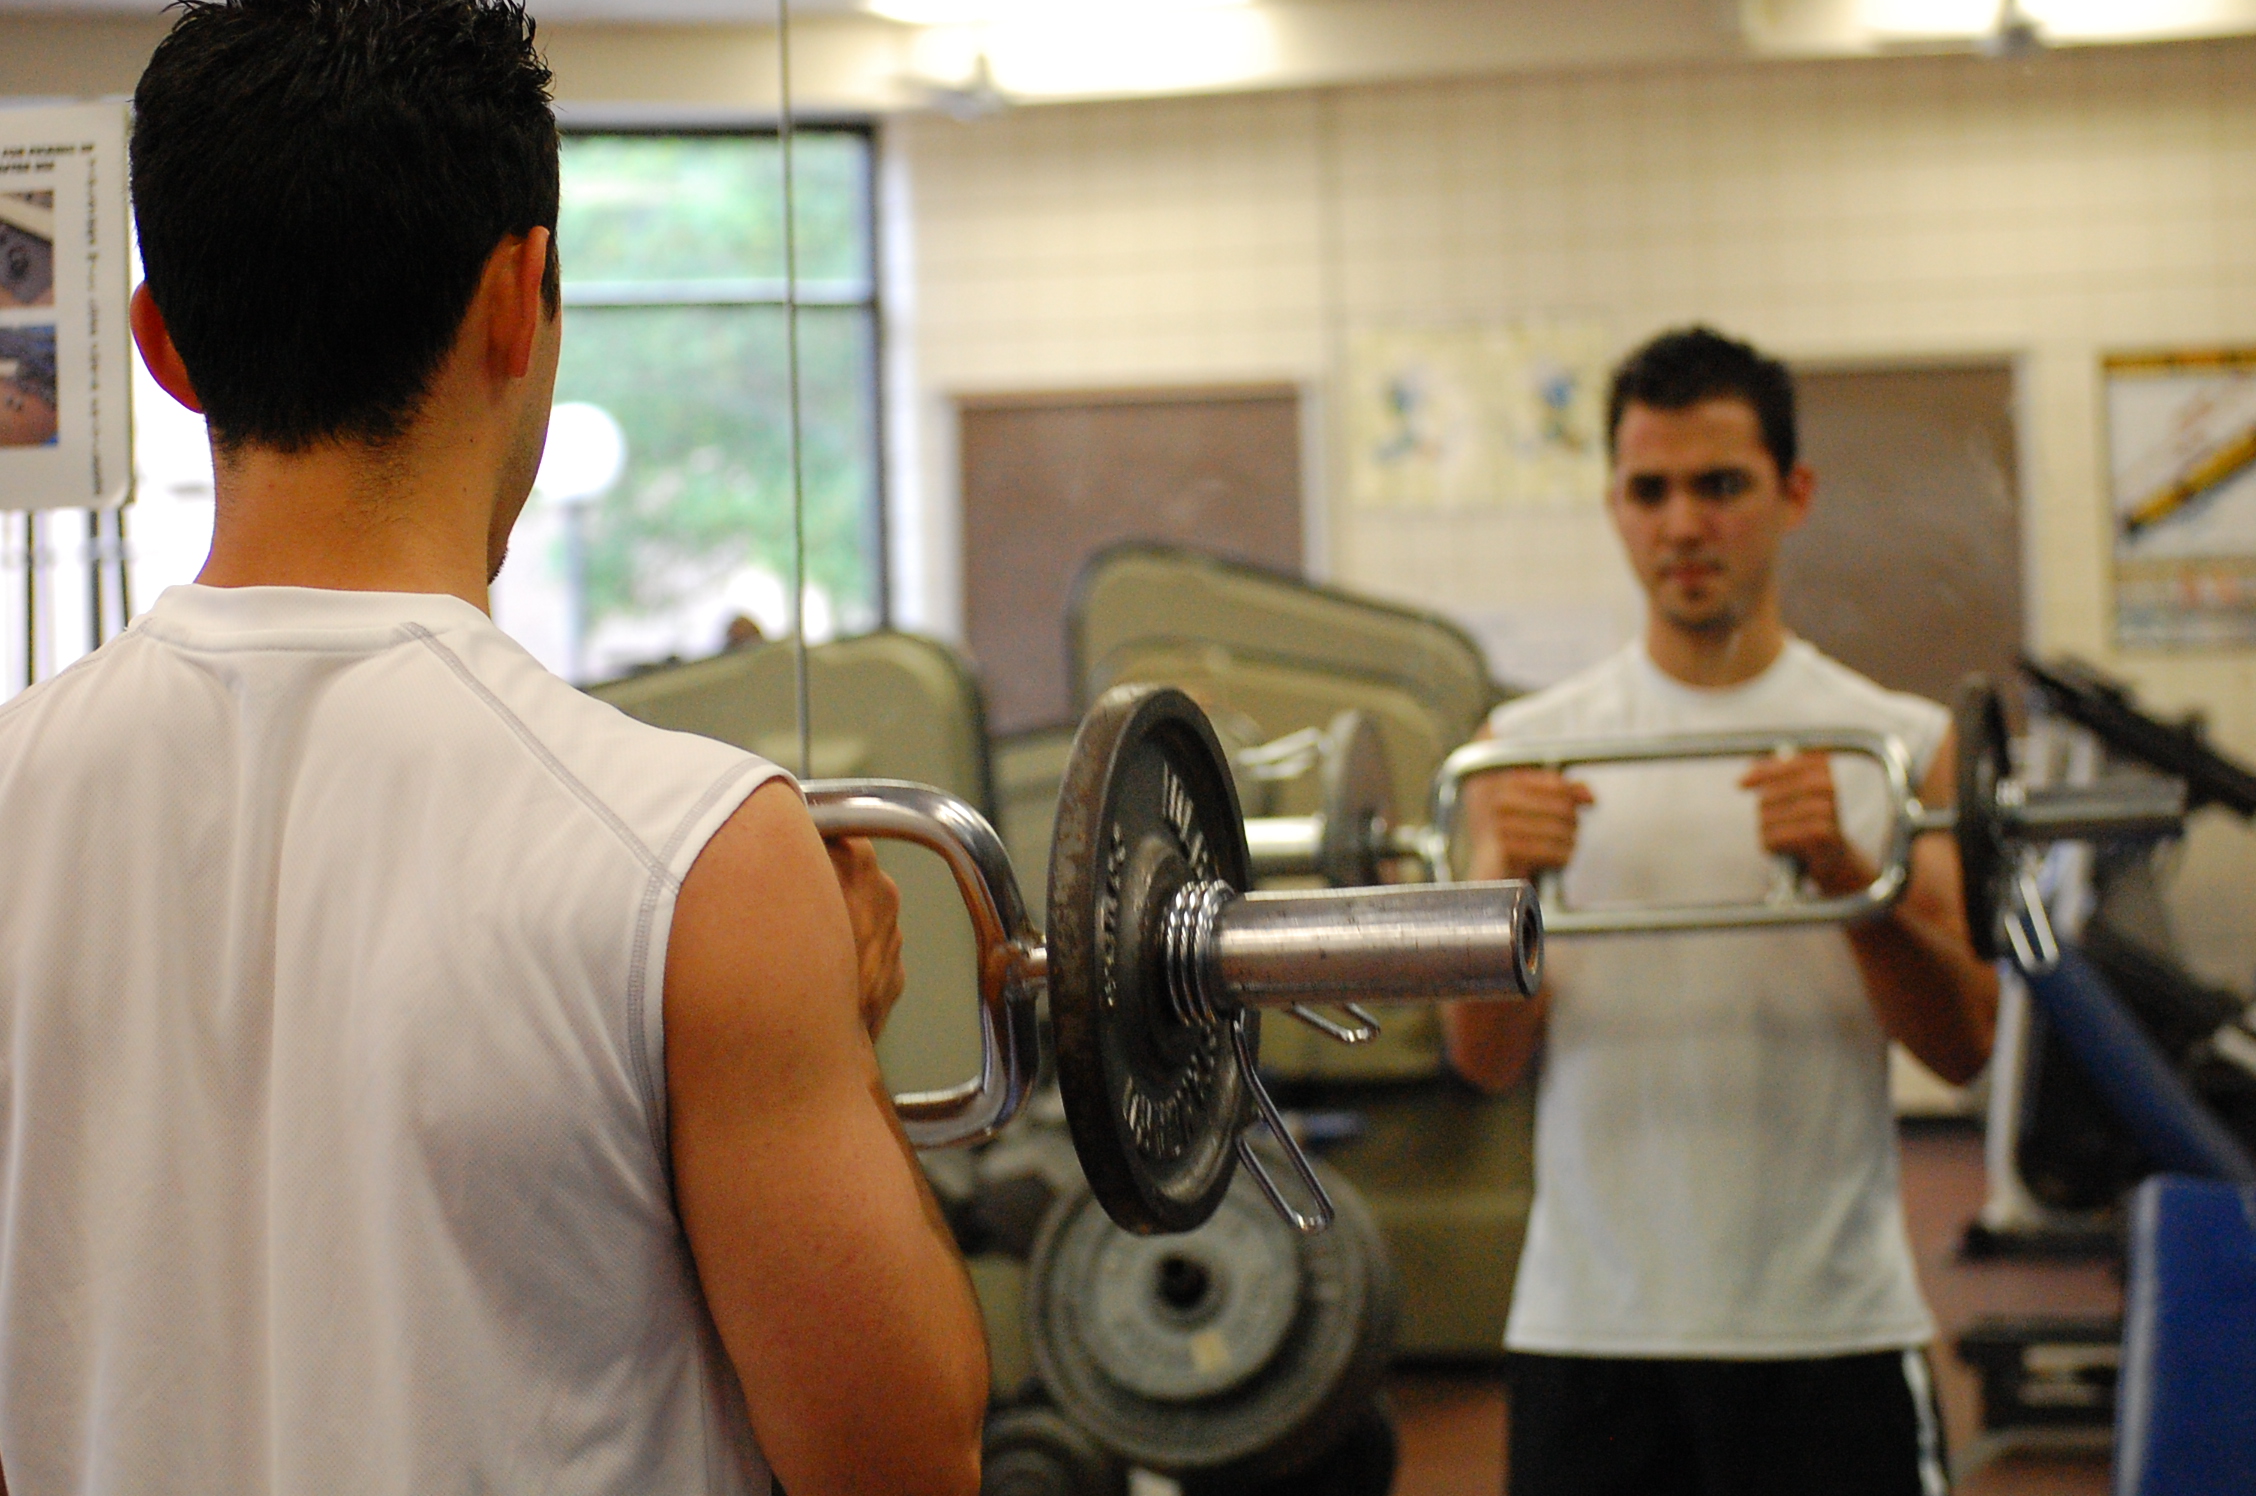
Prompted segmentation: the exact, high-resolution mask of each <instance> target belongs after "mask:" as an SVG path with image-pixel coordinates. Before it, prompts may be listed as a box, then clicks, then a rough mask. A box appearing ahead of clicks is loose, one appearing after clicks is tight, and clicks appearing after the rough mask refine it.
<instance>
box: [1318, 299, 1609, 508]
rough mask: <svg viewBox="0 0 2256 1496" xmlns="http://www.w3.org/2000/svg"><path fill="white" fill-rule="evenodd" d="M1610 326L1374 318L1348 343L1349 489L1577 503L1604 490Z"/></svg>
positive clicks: (1466, 500)
mask: <svg viewBox="0 0 2256 1496" xmlns="http://www.w3.org/2000/svg"><path fill="white" fill-rule="evenodd" d="M1611 352H1612V348H1611V344H1610V342H1609V340H1608V339H1607V336H1606V333H1605V329H1604V328H1603V327H1602V326H1600V325H1598V324H1597V323H1595V322H1591V321H1581V320H1560V321H1528V322H1507V323H1488V324H1480V325H1474V326H1462V327H1438V328H1420V327H1406V328H1370V329H1365V330H1363V331H1361V332H1358V333H1356V334H1354V335H1353V336H1351V337H1350V339H1349V341H1348V350H1347V363H1348V369H1347V382H1348V410H1347V424H1348V442H1349V444H1350V451H1351V461H1350V464H1349V473H1348V493H1349V497H1350V499H1351V500H1352V501H1353V502H1354V503H1356V504H1357V505H1359V506H1362V507H1365V508H1424V507H1436V506H1438V507H1458V506H1475V507H1501V508H1512V507H1545V508H1548V507H1569V506H1574V505H1577V504H1582V503H1588V502H1592V501H1595V500H1596V499H1597V498H1598V497H1599V496H1600V495H1602V494H1603V493H1604V492H1605V485H1606V453H1605V434H1604V432H1603V431H1602V430H1601V428H1602V427H1603V425H1604V423H1605V409H1604V404H1605V388H1606V376H1607V360H1608V357H1609V355H1610V354H1611Z"/></svg>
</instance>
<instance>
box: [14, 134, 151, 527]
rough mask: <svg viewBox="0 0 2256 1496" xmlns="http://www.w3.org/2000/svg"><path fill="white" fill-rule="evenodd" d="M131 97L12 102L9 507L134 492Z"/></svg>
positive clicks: (105, 500)
mask: <svg viewBox="0 0 2256 1496" xmlns="http://www.w3.org/2000/svg"><path fill="white" fill-rule="evenodd" d="M125 183H126V176H125V106H124V105H123V104H87V105H70V106H65V107H61V108H52V109H6V110H0V509H62V508H73V509H86V508H108V507H111V506H114V505H117V504H120V503H123V502H124V501H125V498H126V496H127V494H128V493H129V492H130V491H131V488H132V426H131V409H130V402H131V391H132V385H133V379H132V372H133V365H132V362H131V360H132V356H133V354H132V334H131V332H130V331H129V329H128V327H127V325H126V298H127V290H128V287H127V276H128V274H129V271H128V247H127V240H126V185H125Z"/></svg>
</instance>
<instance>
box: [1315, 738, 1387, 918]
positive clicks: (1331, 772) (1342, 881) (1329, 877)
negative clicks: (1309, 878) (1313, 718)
mask: <svg viewBox="0 0 2256 1496" xmlns="http://www.w3.org/2000/svg"><path fill="white" fill-rule="evenodd" d="M1329 735H1330V737H1331V740H1332V751H1331V752H1330V753H1328V754H1326V755H1325V758H1324V810H1323V816H1324V838H1323V845H1322V846H1320V847H1319V848H1318V849H1317V852H1316V865H1317V871H1318V873H1320V874H1321V875H1322V877H1323V879H1324V881H1325V882H1327V883H1329V884H1331V886H1332V887H1334V888H1368V887H1369V886H1371V885H1372V884H1374V883H1377V882H1378V881H1379V874H1380V867H1379V852H1380V850H1381V849H1380V846H1379V843H1378V832H1379V830H1380V828H1381V827H1384V826H1388V825H1391V824H1393V821H1394V771H1393V769H1392V768H1391V767H1389V765H1388V764H1387V756H1386V741H1385V740H1384V739H1383V738H1381V737H1380V736H1379V728H1378V724H1377V723H1375V722H1373V721H1372V720H1371V719H1370V718H1369V717H1366V716H1364V715H1363V714H1362V713H1361V712H1357V711H1346V712H1341V713H1340V714H1339V715H1338V716H1337V717H1334V718H1333V719H1332V725H1331V728H1330V733H1329Z"/></svg>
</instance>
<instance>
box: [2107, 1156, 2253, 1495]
mask: <svg viewBox="0 0 2256 1496" xmlns="http://www.w3.org/2000/svg"><path fill="white" fill-rule="evenodd" d="M2125 1297H2126V1300H2127V1302H2126V1306H2125V1313H2124V1320H2123V1370H2122V1383H2121V1391H2120V1395H2119V1397H2118V1399H2117V1402H2116V1451H2115V1489H2116V1490H2117V1491H2119V1492H2121V1493H2123V1496H2163V1493H2165V1492H2167V1493H2169V1496H2211V1493H2214V1496H2225V1493H2226V1492H2236V1493H2239V1492H2247V1491H2250V1490H2256V1418H2251V1417H2250V1416H2249V1410H2250V1409H2251V1408H2256V1336H2251V1335H2250V1334H2249V1328H2248V1327H2249V1325H2250V1324H2251V1323H2256V1189H2249V1188H2246V1187H2239V1188H2236V1187H2234V1186H2231V1185H2223V1184H2215V1183H2209V1182H2205V1181H2200V1180H2192V1179H2175V1178H2171V1177H2169V1176H2167V1175H2157V1176H2156V1177H2154V1178H2152V1179H2149V1180H2148V1181H2147V1182H2146V1183H2145V1184H2143V1185H2141V1186H2139V1190H2138V1193H2137V1194H2136V1195H2135V1196H2134V1197H2133V1198H2132V1203H2131V1230H2130V1283H2129V1292H2128V1294H2127V1295H2126V1296H2125Z"/></svg>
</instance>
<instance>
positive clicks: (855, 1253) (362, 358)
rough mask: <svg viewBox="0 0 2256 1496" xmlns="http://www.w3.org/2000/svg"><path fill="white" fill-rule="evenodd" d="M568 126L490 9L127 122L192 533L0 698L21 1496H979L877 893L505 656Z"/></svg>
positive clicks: (963, 1367)
mask: <svg viewBox="0 0 2256 1496" xmlns="http://www.w3.org/2000/svg"><path fill="white" fill-rule="evenodd" d="M548 83H549V74H548V70H547V68H546V67H545V66H543V65H542V62H541V59H540V57H539V55H538V53H537V52H536V51H535V50H534V46H533V33H532V23H531V22H530V21H529V20H528V19H527V17H526V15H525V13H524V10H523V8H522V7H521V6H520V5H519V4H517V3H516V0H190V3H188V4H186V5H185V7H184V10H183V13H182V14H181V15H180V16H179V18H178V21H177V24H176V25H175V26H174V27H173V29H172V31H171V33H170V34H169V35H168V36H167V37H166V39H165V40H164V41H163V42H161V43H160V44H159V45H158V47H157V49H156V51H155V54H154V55H153V57H152V58H151V60H150V63H149V66H148V69H147V71H146V72H145V73H144V75H143V77H142V79H141V83H140V87H139V89H138V91H137V93H136V96H135V121H134V127H133V143H132V166H133V191H134V207H135V216H136V220H137V224H138V227H139V230H140V240H141V245H142V250H143V256H144V260H145V263H146V265H147V269H148V277H149V279H148V284H147V285H145V286H144V287H142V288H141V290H140V291H139V292H137V293H136V295H135V297H134V300H133V308H132V319H133V331H134V334H135V337H136V340H137V341H138V343H139V345H140V349H141V352H142V355H143V357H144V359H145V360H146V361H147V363H148V365H149V368H150V372H151V373H152V374H153V375H154V376H155V377H156V379H157V382H158V383H159V384H160V385H162V386H163V387H164V388H165V389H166V390H167V391H169V392H170V393H171V394H172V395H173V396H174V397H175V398H177V399H179V400H180V401H181V402H182V403H184V404H185V405H187V406H188V407H189V408H190V409H193V410H199V411H201V412H203V413H204V415H205V416H206V418H207V421H208V424H209V426H210V430H211V435H212V440H213V451H214V466H215V479H216V487H217V492H218V505H217V518H216V523H215V528H214V531H213V536H212V549H211V555H210V557H209V559H208V560H207V561H206V563H205V566H204V569H203V571H202V573H201V574H200V575H199V577H198V579H197V584H196V585H195V586H192V587H180V588H174V589H171V590H169V591H167V592H166V593H165V594H164V595H163V596H162V597H160V598H158V599H157V601H156V604H155V606H154V607H152V608H151V609H150V611H149V613H148V614H147V615H146V616H145V617H143V618H141V619H139V620H137V621H136V622H135V623H134V625H133V626H132V627H131V628H130V629H128V630H127V631H126V632H125V633H124V634H123V635H121V636H120V637H119V638H117V639H114V640H112V641H111V642H110V643H109V644H107V645H106V646H104V647H103V648H102V649H101V650H99V651H98V652H96V653H95V654H94V655H93V656H92V657H91V658H89V659H88V660H87V661H85V662H84V663H82V664H81V665H79V666H78V667H76V668H74V669H72V670H70V671H68V672H66V673H64V674H63V675H61V676H59V677H57V678H56V679H54V680H51V681H48V682H46V683H44V684H42V685H40V686H37V687H35V688H33V689H32V690H30V691H28V692H26V693H24V694H23V695H21V696H19V697H17V698H16V699H15V700H13V701H11V702H9V703H7V704H6V705H5V706H0V826H5V827H6V830H5V832H4V833H0V835H4V836H5V838H6V847H7V855H6V856H5V857H0V1160H4V1163H5V1168H4V1169H0V1457H4V1460H5V1465H6V1471H7V1479H6V1481H0V1490H4V1489H5V1488H6V1485H7V1484H8V1483H9V1482H12V1483H13V1484H14V1487H15V1489H16V1490H17V1492H18V1493H19V1496H28V1493H38V1492H96V1491H103V1492H111V1491H114V1492H157V1491H165V1492H205V1493H211V1496H261V1493H276V1496H283V1493H314V1492H320V1493H332V1492H398V1493H406V1492H442V1491H444V1492H461V1491H496V1492H511V1491H525V1492H532V1491H542V1492H574V1493H596V1492H604V1493H618V1496H629V1493H636V1496H639V1493H644V1492H667V1493H673V1492H708V1493H739V1496H768V1492H769V1490H770V1488H771V1473H772V1475H773V1476H774V1477H780V1478H781V1481H782V1483H783V1484H784V1485H785V1486H786V1487H787V1488H788V1489H789V1490H791V1491H792V1492H794V1493H795V1496H845V1493H863V1496H898V1493H903V1492H913V1493H929V1496H971V1493H973V1492H976V1491H977V1489H978V1487H979V1439H980V1426H981V1419H982V1417H983V1415H984V1412H985V1409H986V1400H987V1361H986V1356H985V1353H984V1344H983V1336H982V1331H981V1326H980V1318H979V1312H978V1306H977V1304H976V1302H975V1300H974V1299H973V1297H972V1293H971V1288H970V1284H969V1281H968V1279H967V1277H966V1274H965V1272H964V1267H963V1263H962V1260H961V1258H960V1257H959V1256H958V1255H957V1253H956V1250H955V1247H954V1244H953V1242H952V1240H951V1239H950V1236H949V1233H948V1230H947V1228H946V1225H945V1223H944V1222H943V1221H942V1219H941V1217H940V1214H939V1211H938V1209H937V1207H936V1206H935V1204H934V1202H933V1200H932V1197H931V1195H930V1193H929V1192H928V1191H927V1189H926V1188H925V1185H924V1181H923V1176H922V1175H921V1173H920V1172H919V1170H918V1167H917V1163H916V1159H915V1157H914V1154H913V1153H912V1151H911V1150H910V1148H909V1146H908V1143H907V1140H906V1139H905V1138H904V1137H903V1135H902V1133H901V1129H900V1125H899V1122H898V1120H897V1119H896V1118H895V1116H894V1115H893V1111H892V1108H891V1106H890V1105H889V1104H888V1101H887V1098H886V1095H885V1091H884V1086H883V1082H882V1079H881V1077H880V1075H879V1073H878V1066H877V1060H876V1055H875V1051H874V1049H873V1039H874V1036H875V1033H876V1031H877V1029H878V1028H879V1026H880V1025H882V1024H883V1022H884V1021H885V1017H886V1014H887V1012H888V1011H889V1009H890V1008H891V1006H892V1004H893V1002H894V1000H895V999H896V998H897V997H898V996H899V994H900V991H901V985H902V974H901V964H900V945H899V931H898V929H897V927H896V925H895V920H894V916H895V912H896V909H897V896H896V894H895V891H894V889H893V887H892V885H891V883H890V881H889V880H887V879H886V878H885V876H884V875H883V874H882V873H881V872H879V871H878V870H877V867H876V862H875V858H874V855H873V854H872V852H871V851H870V849H869V847H868V845H867V844H866V843H859V842H853V843H845V844H841V845H839V846H835V847H832V848H829V849H827V851H826V848H825V847H824V845H823V843H822V841H821V840H820V838H819V837H818V836H817V835H816V832H815V828H814V825H813V822H812V820H811V819H810V818H809V816H808V814H807V811H806V807H805V805H804V804H803V802H802V801H801V799H800V797H799V794H798V791H797V788H796V786H794V785H793V784H792V782H791V781H790V779H789V778H788V777H787V776H785V775H783V774H782V772H781V771H780V770H778V769H777V768H776V767H775V766H774V765H773V764H768V763H765V762H763V761H761V760H760V759H758V758H755V757H754V756H752V755H751V754H748V753H744V752H741V751H739V750H737V749H735V748H731V747H729V746H727V745H725V744H721V743H717V742H713V741H711V740H708V739H704V738H697V737H691V736H688V735H685V734H679V733H667V732H661V731H658V730H657V729H655V728H651V727H648V726H645V725H643V724H641V723H637V722H634V721H632V720H630V719H628V718H626V717H625V716H623V715H621V714H620V713H619V712H617V711H616V710H614V709H613V708H611V707H609V706H606V705H603V704H602V703H600V702H597V701H595V700H593V699H591V698H589V697H587V696H585V695H583V694H581V693H580V692H578V691H575V690H573V689H572V688H571V687H570V686H568V685H566V684H565V683H564V682H563V681H561V680H559V679H558V678H556V677H555V676H554V675H551V674H549V673H548V672H547V671H546V670H544V669H542V668H541V666H540V665H539V664H538V663H537V662H536V661H535V660H534V659H533V658H532V657H531V656H530V655H528V654H527V653H526V652H525V651H524V650H523V649H521V648H519V647H518V646H517V645H516V644H515V643H514V642H513V641H511V640H510V639H508V638H507V637H505V636H504V635H503V634H502V633H501V632H500V631H498V630H497V629H496V628H495V627H494V625H493V622H492V620H491V619H490V618H489V617H488V616H487V611H486V609H487V603H488V594H487V586H488V583H489V582H490V581H491V580H492V578H493V576H494V574H495V573H496V572H497V571H498V570H499V568H500V566H501V563H502V557H503V553H504V549H505V547H506V545H507V542H508V538H509V534H510V529H511V526H512V525H513V524H514V523H515V522H516V519H517V517H518V515H519V513H520V511H521V510H522V509H523V507H524V504H525V500H526V496H527V494H528V492H529V491H530V489H531V486H532V481H533V475H534V469H535V467H536V466H537V464H538V461H539V458H540V455H541V451H542V445H543V435H544V432H545V431H546V428H547V424H548V415H549V408H550V398H551V393H552V390H553V386H554V381H555V377H556V370H557V359H558V350H559V346H560V339H561V337H562V331H563V329H562V318H561V314H560V296H559V284H558V275H559V271H558V262H557V258H556V254H555V250H554V246H553V233H554V229H555V226H556V216H557V197H558V156H557V150H558V143H557V135H556V124H555V120H554V117H553V115H552V114H551V111H550V108H549V102H548V96H547V86H548Z"/></svg>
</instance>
